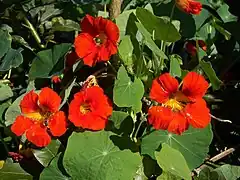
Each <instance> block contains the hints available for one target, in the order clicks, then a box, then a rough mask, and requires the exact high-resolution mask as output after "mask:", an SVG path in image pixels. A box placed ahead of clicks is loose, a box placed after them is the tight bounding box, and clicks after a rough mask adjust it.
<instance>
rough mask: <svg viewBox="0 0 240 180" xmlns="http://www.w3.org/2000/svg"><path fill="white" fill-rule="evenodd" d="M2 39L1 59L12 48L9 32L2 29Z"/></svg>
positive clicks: (0, 34)
mask: <svg viewBox="0 0 240 180" xmlns="http://www.w3.org/2000/svg"><path fill="white" fill-rule="evenodd" d="M0 39H1V41H0V58H2V57H3V56H4V54H6V53H7V51H8V49H10V47H11V42H12V38H11V36H10V34H9V33H8V31H4V30H2V29H0Z"/></svg>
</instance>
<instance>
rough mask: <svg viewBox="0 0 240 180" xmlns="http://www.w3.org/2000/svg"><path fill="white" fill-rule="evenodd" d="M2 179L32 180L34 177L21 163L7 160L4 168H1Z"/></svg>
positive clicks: (0, 177) (0, 175)
mask: <svg viewBox="0 0 240 180" xmlns="http://www.w3.org/2000/svg"><path fill="white" fill-rule="evenodd" d="M0 179H1V180H23V179H24V180H31V179H33V178H32V176H31V175H30V174H28V173H27V172H25V171H24V170H23V169H22V168H21V166H20V164H18V163H12V162H6V163H5V164H4V165H3V168H2V169H0Z"/></svg>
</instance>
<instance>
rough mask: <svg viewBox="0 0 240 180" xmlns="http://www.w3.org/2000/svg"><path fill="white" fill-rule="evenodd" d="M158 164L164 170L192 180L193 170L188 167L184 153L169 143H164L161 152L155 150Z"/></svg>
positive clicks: (186, 179)
mask: <svg viewBox="0 0 240 180" xmlns="http://www.w3.org/2000/svg"><path fill="white" fill-rule="evenodd" d="M155 156H156V159H157V162H158V164H159V165H160V167H161V168H162V169H163V171H166V172H169V173H171V174H173V175H176V176H179V177H181V178H183V179H185V180H188V179H189V180H191V179H192V178H191V171H190V169H189V168H188V165H187V163H186V160H185V159H184V157H183V155H182V154H181V153H180V152H179V151H178V150H176V149H173V148H171V147H170V146H169V145H168V144H166V143H163V144H162V148H161V150H160V152H157V151H156V152H155Z"/></svg>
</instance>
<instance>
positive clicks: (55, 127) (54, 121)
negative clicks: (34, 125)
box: [48, 111, 67, 136]
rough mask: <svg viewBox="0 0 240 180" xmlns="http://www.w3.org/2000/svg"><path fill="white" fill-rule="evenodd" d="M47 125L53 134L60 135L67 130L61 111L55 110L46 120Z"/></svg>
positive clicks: (65, 120) (64, 117)
mask: <svg viewBox="0 0 240 180" xmlns="http://www.w3.org/2000/svg"><path fill="white" fill-rule="evenodd" d="M48 127H49V129H50V131H51V133H52V135H53V136H61V135H63V134H64V133H65V132H66V130H67V119H66V116H65V114H64V112H63V111H58V112H56V113H55V114H54V115H53V116H52V117H51V119H49V120H48Z"/></svg>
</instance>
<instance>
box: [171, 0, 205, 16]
mask: <svg viewBox="0 0 240 180" xmlns="http://www.w3.org/2000/svg"><path fill="white" fill-rule="evenodd" d="M175 2H176V6H177V7H178V8H179V9H180V10H181V11H183V12H185V13H187V14H200V13H201V11H202V4H201V3H200V2H198V1H195V0H175Z"/></svg>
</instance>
